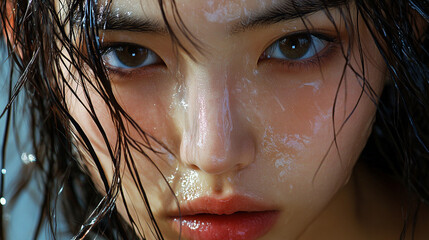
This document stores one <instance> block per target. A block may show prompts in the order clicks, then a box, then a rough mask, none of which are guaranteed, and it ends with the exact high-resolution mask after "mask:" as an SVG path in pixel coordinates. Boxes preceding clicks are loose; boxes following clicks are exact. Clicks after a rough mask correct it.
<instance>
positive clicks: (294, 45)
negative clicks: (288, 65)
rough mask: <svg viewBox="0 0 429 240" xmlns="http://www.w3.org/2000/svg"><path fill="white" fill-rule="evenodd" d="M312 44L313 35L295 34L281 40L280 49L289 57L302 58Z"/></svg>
mask: <svg viewBox="0 0 429 240" xmlns="http://www.w3.org/2000/svg"><path fill="white" fill-rule="evenodd" d="M310 46H311V35H309V34H295V35H293V36H289V37H286V38H283V39H282V40H280V42H279V48H280V51H281V52H282V53H283V54H284V56H285V57H287V58H289V59H292V60H294V59H299V58H302V57H303V56H304V55H305V54H306V53H307V52H308V49H309V48H310Z"/></svg>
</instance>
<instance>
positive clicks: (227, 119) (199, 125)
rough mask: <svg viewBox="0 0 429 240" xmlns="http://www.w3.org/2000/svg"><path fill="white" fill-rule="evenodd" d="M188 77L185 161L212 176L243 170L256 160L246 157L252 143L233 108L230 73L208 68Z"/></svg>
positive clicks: (184, 141)
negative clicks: (235, 169) (239, 168)
mask: <svg viewBox="0 0 429 240" xmlns="http://www.w3.org/2000/svg"><path fill="white" fill-rule="evenodd" d="M188 76H189V77H190V79H188V80H187V82H188V91H189V94H188V96H187V98H188V106H189V108H188V112H187V113H186V122H187V124H185V126H186V127H185V129H184V132H183V138H182V146H181V155H182V159H183V160H184V161H185V162H186V163H187V164H190V165H193V166H194V167H197V168H198V169H200V170H203V171H205V172H207V173H211V174H220V173H223V172H226V171H229V170H231V169H234V168H237V167H243V166H244V165H245V164H246V162H249V161H250V159H251V158H253V157H252V156H249V155H248V154H243V150H245V148H244V146H243V145H246V144H245V142H248V141H249V140H250V139H243V138H246V137H245V135H246V134H245V133H244V132H243V128H241V127H238V126H239V125H240V124H239V119H238V118H237V117H236V114H235V112H234V110H235V109H234V108H233V106H231V97H232V96H231V94H230V88H229V87H228V85H231V84H228V83H230V82H231V80H232V79H231V76H230V75H229V74H228V71H227V70H226V69H219V68H218V69H214V68H211V69H208V68H205V69H199V70H198V71H193V72H192V74H188ZM243 140H244V141H243ZM240 142H241V143H240ZM247 145H248V144H247ZM247 147H249V146H247ZM247 150H249V151H251V149H247ZM240 155H241V156H240Z"/></svg>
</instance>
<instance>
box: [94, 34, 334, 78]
mask: <svg viewBox="0 0 429 240" xmlns="http://www.w3.org/2000/svg"><path fill="white" fill-rule="evenodd" d="M304 34H307V35H308V36H314V37H316V38H318V39H321V40H323V41H326V42H327V43H326V46H325V47H324V48H323V49H322V50H320V51H319V52H317V53H316V54H315V55H314V56H312V57H309V58H306V59H302V60H287V59H279V58H270V57H267V56H264V53H265V52H266V51H267V50H268V49H269V48H270V47H271V46H272V45H273V44H275V43H277V42H279V41H280V40H282V39H285V38H290V37H293V36H298V35H304ZM124 46H125V47H129V46H137V47H141V48H145V47H144V46H141V45H138V44H134V43H126V42H112V43H104V44H103V45H102V46H101V47H100V52H101V55H102V56H103V60H104V57H105V56H106V54H108V53H111V52H112V51H114V50H115V49H119V48H123V47H124ZM338 46H339V42H338V39H337V38H334V37H330V36H328V35H326V34H322V33H318V32H296V33H291V34H288V35H286V36H283V37H280V38H278V39H277V40H276V41H275V42H273V43H271V44H270V45H269V47H268V48H266V49H265V51H264V53H263V54H262V55H261V56H260V58H259V60H258V65H260V64H265V62H266V61H267V60H269V62H270V64H272V63H273V62H275V63H278V64H281V65H282V68H283V69H287V70H288V71H301V70H308V69H311V68H313V67H317V66H320V65H322V64H323V62H324V61H325V60H327V59H329V58H330V57H331V55H332V54H333V53H335V52H336V50H337V48H338ZM145 49H147V50H148V51H150V52H152V53H153V54H155V55H156V56H157V57H158V58H159V59H161V58H160V57H159V56H158V55H157V54H156V53H154V52H153V51H152V50H150V49H149V48H145ZM161 61H162V59H161ZM105 66H106V68H107V70H108V71H109V72H110V73H111V74H114V75H118V76H123V77H126V76H127V75H130V74H133V73H136V72H139V73H140V74H149V72H150V71H149V69H153V67H156V66H165V63H164V62H161V63H157V64H149V65H146V66H142V67H137V68H120V67H114V66H110V65H109V64H106V61H105Z"/></svg>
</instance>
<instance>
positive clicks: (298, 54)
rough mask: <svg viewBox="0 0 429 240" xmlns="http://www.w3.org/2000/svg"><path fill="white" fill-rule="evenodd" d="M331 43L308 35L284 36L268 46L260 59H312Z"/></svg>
mask: <svg viewBox="0 0 429 240" xmlns="http://www.w3.org/2000/svg"><path fill="white" fill-rule="evenodd" d="M329 42H331V40H329V39H324V38H322V37H318V36H316V35H313V34H310V33H296V34H292V35H289V36H285V37H283V38H281V39H279V40H277V41H276V42H274V43H273V44H271V46H269V47H268V48H267V49H266V50H265V52H264V53H263V54H262V57H261V58H276V59H283V60H289V61H300V60H305V59H309V58H312V57H314V56H316V55H317V54H318V53H320V52H321V51H322V50H323V49H325V47H326V46H327V45H328V44H329Z"/></svg>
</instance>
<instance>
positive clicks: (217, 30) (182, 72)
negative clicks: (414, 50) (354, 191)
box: [67, 0, 385, 240]
mask: <svg viewBox="0 0 429 240" xmlns="http://www.w3.org/2000/svg"><path fill="white" fill-rule="evenodd" d="M100 2H101V1H100ZM332 2H333V1H332ZM337 2H338V6H337V7H331V8H329V11H327V10H326V9H324V7H323V6H324V5H323V4H322V3H318V1H296V4H295V5H294V4H292V3H291V1H290V0H283V1H280V0H278V1H271V0H233V1H223V0H222V1H220V0H219V1H218V0H211V1H200V0H177V1H176V7H177V12H174V8H172V3H171V2H170V1H166V2H165V4H164V11H165V16H166V20H167V21H168V24H169V26H170V27H171V28H170V29H168V28H167V25H166V24H165V22H164V20H163V17H162V12H161V9H160V7H159V5H158V1H155V0H112V2H111V4H110V5H109V4H107V3H106V4H105V5H103V4H102V3H100V6H99V9H100V17H101V18H102V19H104V20H102V21H101V23H102V24H100V27H101V28H100V32H99V41H100V47H101V50H102V54H103V61H104V65H105V67H106V69H107V72H108V76H109V78H110V81H111V86H112V89H113V92H114V95H115V98H116V99H117V101H118V103H119V104H120V106H121V107H122V108H123V109H124V110H125V112H126V113H127V114H128V115H129V116H130V117H131V119H132V120H133V121H135V123H136V124H137V128H141V130H142V131H144V132H145V133H146V134H147V135H146V136H147V138H146V137H144V136H143V135H142V134H140V133H139V131H137V129H136V126H135V125H132V124H131V123H130V122H127V124H126V125H127V126H126V127H125V128H126V130H127V132H128V134H129V136H130V137H131V138H132V139H133V140H135V141H136V142H137V143H141V144H140V145H138V146H137V147H135V148H132V147H131V148H130V149H131V152H130V153H121V154H122V156H125V155H126V154H130V156H132V158H133V163H131V162H130V165H127V163H126V162H125V161H124V162H122V163H121V167H119V168H118V171H119V172H120V174H121V180H122V182H121V184H122V186H123V195H122V194H120V196H119V197H118V199H117V207H118V210H119V212H120V214H121V215H122V216H123V217H124V219H125V220H126V221H127V222H129V223H130V222H131V221H130V220H129V219H130V218H129V217H128V214H127V210H126V209H128V211H129V214H130V216H131V217H132V219H133V221H134V226H135V227H136V231H137V234H141V236H145V237H146V238H147V239H156V237H155V236H154V234H153V228H152V223H151V218H150V216H149V214H148V211H147V208H146V206H145V204H144V202H143V199H144V197H143V195H142V193H141V192H140V191H139V186H138V184H136V182H139V181H141V183H142V187H143V188H144V190H145V193H146V195H147V197H148V201H149V204H150V207H151V210H152V212H153V217H154V218H155V220H156V222H157V224H158V226H159V228H160V230H161V233H162V234H163V236H164V237H165V239H179V235H180V232H181V236H182V239H209V240H210V239H271V240H273V239H296V238H298V237H299V236H300V234H302V233H303V232H304V231H305V230H306V229H307V228H308V226H310V225H311V223H312V222H313V221H314V220H315V219H317V217H318V216H319V214H320V213H321V212H322V210H323V209H324V208H325V207H326V206H327V205H328V203H329V202H330V201H331V200H332V198H334V196H335V195H336V193H337V192H338V191H339V190H340V189H341V188H342V187H343V186H345V185H346V184H347V182H348V180H349V178H350V176H351V174H352V170H353V167H354V165H355V163H356V161H357V160H358V158H359V155H360V153H361V151H362V149H363V148H364V146H365V144H366V141H367V138H368V137H369V135H370V133H371V130H372V123H373V121H374V118H375V111H376V101H377V96H379V95H380V94H381V91H382V88H383V85H384V75H385V73H384V72H385V69H384V65H383V62H382V59H381V56H380V55H379V53H378V50H377V48H376V46H375V44H374V42H373V40H372V37H371V35H370V34H369V31H368V29H367V28H366V27H365V24H364V23H363V22H361V21H360V20H359V16H358V15H356V9H355V8H354V6H353V4H352V3H350V5H349V6H348V8H349V9H347V8H346V7H342V6H340V5H339V4H341V3H343V2H344V1H337ZM103 6H104V7H103ZM105 8H109V11H106V9H105ZM300 11H301V12H304V13H305V14H306V15H305V16H301V14H300ZM179 16H180V18H179ZM300 16H301V17H300ZM171 33H174V35H175V36H176V37H177V40H178V41H173V40H172V38H171ZM177 42H180V43H181V44H182V46H183V47H180V46H179V45H178V44H177ZM88 86H89V84H88ZM88 86H87V87H88ZM72 88H73V90H74V91H75V92H76V93H77V94H76V95H73V94H69V96H68V102H67V104H68V107H69V110H70V112H71V114H72V116H73V117H74V118H76V120H77V121H78V123H79V124H80V126H81V127H82V129H83V131H84V132H85V133H86V134H87V135H88V137H89V140H90V141H91V143H92V144H93V146H94V147H95V150H96V153H97V156H98V157H99V159H100V161H101V164H102V167H103V169H104V172H105V173H106V176H107V178H108V179H109V180H112V179H113V173H114V164H113V163H112V160H111V158H110V156H109V152H108V149H107V147H106V144H105V141H104V139H103V135H102V133H101V132H100V130H99V128H98V127H97V125H96V123H94V121H93V120H92V118H91V116H90V114H88V112H87V108H86V107H88V106H89V105H90V104H89V102H88V100H87V99H86V98H85V96H84V88H83V87H82V85H81V84H78V83H76V84H74V85H73V84H72ZM88 91H89V95H90V98H91V103H92V104H93V107H94V109H95V112H96V114H97V117H98V118H99V119H100V123H101V126H102V128H103V129H104V131H105V133H106V136H107V139H108V141H109V145H110V146H111V147H112V149H115V145H116V144H117V142H116V141H117V139H118V138H117V136H118V133H117V131H116V126H115V125H114V122H113V121H112V118H111V114H110V112H109V110H108V108H107V105H106V103H105V102H104V101H103V100H102V98H101V97H100V95H99V94H98V92H97V90H96V89H95V88H91V87H89V89H88ZM79 99H80V100H79ZM147 142H148V143H149V144H151V146H152V147H153V150H150V149H148V148H147V147H145V145H147ZM138 147H142V148H143V150H144V152H145V153H146V154H147V156H144V155H143V154H142V153H141V152H139V151H137V149H136V148H138ZM132 164H135V166H133V165H132ZM86 165H87V168H88V170H89V172H90V174H91V177H92V179H93V181H94V182H95V183H96V185H99V186H100V187H99V191H100V192H103V191H104V188H103V187H102V183H101V180H100V177H99V174H98V171H97V170H96V168H95V166H94V164H93V162H92V161H91V160H88V161H86ZM134 169H135V170H136V172H134ZM130 224H131V223H130ZM143 232H144V234H143Z"/></svg>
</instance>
